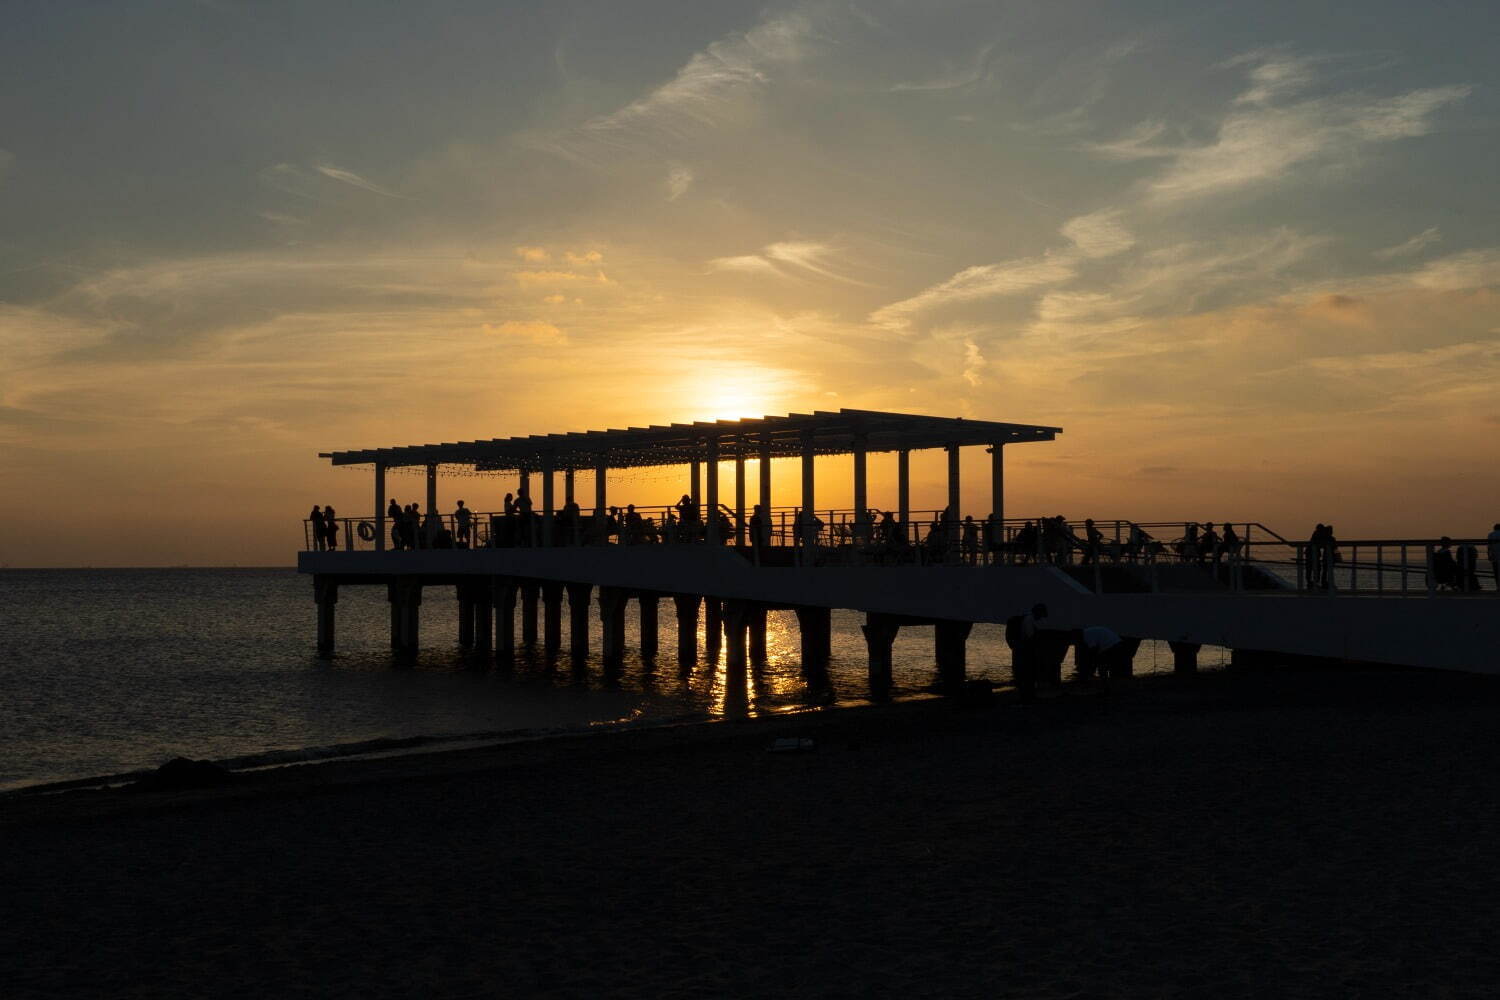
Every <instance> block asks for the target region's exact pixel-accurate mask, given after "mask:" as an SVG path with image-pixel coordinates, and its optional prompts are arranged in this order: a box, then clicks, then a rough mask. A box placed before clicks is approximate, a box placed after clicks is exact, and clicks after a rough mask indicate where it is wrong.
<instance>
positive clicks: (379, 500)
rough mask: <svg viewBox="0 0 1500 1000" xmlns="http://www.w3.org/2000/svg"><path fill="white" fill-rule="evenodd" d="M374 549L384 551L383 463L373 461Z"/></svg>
mask: <svg viewBox="0 0 1500 1000" xmlns="http://www.w3.org/2000/svg"><path fill="white" fill-rule="evenodd" d="M375 551H376V552H384V551H385V463H384V462H376V463H375Z"/></svg>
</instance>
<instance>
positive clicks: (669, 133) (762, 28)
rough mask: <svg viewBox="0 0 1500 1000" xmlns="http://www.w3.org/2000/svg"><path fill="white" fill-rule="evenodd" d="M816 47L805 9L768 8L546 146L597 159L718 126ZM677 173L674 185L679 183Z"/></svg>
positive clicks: (679, 139)
mask: <svg viewBox="0 0 1500 1000" xmlns="http://www.w3.org/2000/svg"><path fill="white" fill-rule="evenodd" d="M812 47H813V29H812V22H811V20H810V19H809V18H808V16H807V15H806V14H804V13H801V12H797V11H793V12H788V13H781V14H771V15H767V16H766V17H765V18H764V19H763V20H761V22H760V23H759V24H757V25H755V26H754V27H753V28H751V29H750V30H748V31H745V32H735V33H733V34H730V35H728V36H726V37H724V38H721V39H719V40H717V41H715V42H712V43H710V44H709V45H708V46H707V47H706V48H705V49H703V50H702V51H701V52H697V53H694V55H693V56H692V57H691V58H690V59H689V60H688V61H687V63H686V64H684V65H683V66H682V68H681V69H679V70H678V71H677V73H676V75H675V76H673V78H672V79H671V80H669V81H667V82H666V83H664V84H661V85H660V86H658V87H656V88H655V89H653V90H652V91H651V92H650V93H648V94H646V95H645V96H644V97H641V98H639V99H637V100H635V101H632V102H630V103H629V104H627V105H626V106H624V107H623V108H620V109H619V110H617V111H614V112H612V113H610V114H607V115H603V116H600V117H597V118H593V119H591V120H589V121H588V122H585V123H584V124H583V125H582V126H580V127H579V128H577V129H575V130H573V131H572V132H570V133H568V134H565V135H562V136H559V137H557V138H556V139H554V140H553V141H552V142H550V143H548V144H546V145H547V148H549V149H551V150H552V151H553V152H557V153H560V154H562V155H564V156H568V157H570V158H581V159H584V160H586V161H595V160H597V159H598V158H599V157H600V156H602V155H605V154H606V153H609V152H618V150H619V149H621V148H639V149H644V150H650V149H659V148H661V147H663V146H673V145H677V144H680V143H682V142H683V141H685V140H687V139H688V138H689V137H691V136H692V135H694V134H696V133H698V132H700V131H701V130H703V129H717V128H720V127H723V126H726V125H729V124H730V123H731V122H732V121H734V120H737V119H738V118H740V117H741V115H742V112H743V109H744V107H745V102H746V101H748V100H750V99H752V98H754V97H756V96H758V95H760V94H761V93H763V92H764V91H765V90H766V89H767V88H768V87H769V86H770V84H771V81H772V80H773V78H774V77H775V74H776V73H777V72H778V71H780V70H782V69H784V68H786V67H788V66H791V65H794V64H796V63H798V62H800V61H802V60H803V59H805V58H806V57H807V56H808V54H809V53H810V52H811V50H812ZM670 176H671V175H669V187H668V190H669V192H670V191H671V190H672V189H673V187H672V183H671V180H670ZM682 190H686V188H685V187H684V188H683V189H682ZM680 193H681V192H679V194H680ZM674 197H675V196H674Z"/></svg>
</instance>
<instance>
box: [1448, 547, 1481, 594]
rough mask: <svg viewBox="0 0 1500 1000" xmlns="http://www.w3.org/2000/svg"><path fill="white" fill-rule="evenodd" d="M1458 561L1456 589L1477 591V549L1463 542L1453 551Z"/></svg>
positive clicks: (1470, 591) (1467, 592)
mask: <svg viewBox="0 0 1500 1000" xmlns="http://www.w3.org/2000/svg"><path fill="white" fill-rule="evenodd" d="M1454 558H1455V560H1456V561H1457V562H1458V589H1459V590H1461V591H1463V592H1464V593H1466V594H1475V593H1478V592H1479V550H1478V549H1477V548H1475V547H1474V546H1473V545H1471V544H1469V543H1468V542H1465V543H1464V544H1462V545H1460V546H1459V547H1458V551H1457V552H1456V553H1454Z"/></svg>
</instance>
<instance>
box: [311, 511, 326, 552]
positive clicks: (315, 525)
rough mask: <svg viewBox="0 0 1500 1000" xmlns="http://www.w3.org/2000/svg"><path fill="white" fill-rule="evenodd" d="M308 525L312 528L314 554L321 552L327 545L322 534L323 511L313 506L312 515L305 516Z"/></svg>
mask: <svg viewBox="0 0 1500 1000" xmlns="http://www.w3.org/2000/svg"><path fill="white" fill-rule="evenodd" d="M307 520H308V523H309V524H310V525H311V526H312V527H311V530H312V545H313V551H314V552H322V551H323V546H324V545H325V544H326V543H327V536H326V535H324V534H323V510H322V508H320V507H319V506H318V505H317V504H313V509H312V513H311V514H309V515H307Z"/></svg>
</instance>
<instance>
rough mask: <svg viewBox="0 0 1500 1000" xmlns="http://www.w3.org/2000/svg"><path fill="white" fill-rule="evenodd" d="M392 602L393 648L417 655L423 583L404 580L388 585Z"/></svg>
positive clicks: (388, 596) (388, 593) (389, 597)
mask: <svg viewBox="0 0 1500 1000" xmlns="http://www.w3.org/2000/svg"><path fill="white" fill-rule="evenodd" d="M386 597H387V599H389V600H390V602H391V648H392V649H395V650H397V651H398V652H401V653H405V654H407V655H416V652H417V649H418V647H419V646H420V645H421V641H420V626H421V618H422V585H421V584H420V583H415V582H410V581H406V580H402V581H400V582H397V583H392V584H389V585H387V587H386Z"/></svg>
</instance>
